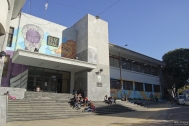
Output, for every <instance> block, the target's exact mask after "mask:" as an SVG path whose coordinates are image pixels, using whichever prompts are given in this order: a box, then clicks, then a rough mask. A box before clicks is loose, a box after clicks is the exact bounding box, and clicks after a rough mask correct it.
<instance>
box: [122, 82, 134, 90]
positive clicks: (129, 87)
mask: <svg viewBox="0 0 189 126" xmlns="http://www.w3.org/2000/svg"><path fill="white" fill-rule="evenodd" d="M123 89H124V90H133V82H131V81H123Z"/></svg>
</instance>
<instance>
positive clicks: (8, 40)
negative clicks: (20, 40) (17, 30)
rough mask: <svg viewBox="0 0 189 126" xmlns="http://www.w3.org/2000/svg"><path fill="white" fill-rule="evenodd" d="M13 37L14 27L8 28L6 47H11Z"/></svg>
mask: <svg viewBox="0 0 189 126" xmlns="http://www.w3.org/2000/svg"><path fill="white" fill-rule="evenodd" d="M11 29H12V33H10V30H11ZM13 36H14V27H10V28H9V34H8V39H7V47H12V41H13ZM9 38H10V39H9ZM8 44H10V45H8Z"/></svg>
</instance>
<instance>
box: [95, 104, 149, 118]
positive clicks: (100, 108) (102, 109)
mask: <svg viewBox="0 0 189 126" xmlns="http://www.w3.org/2000/svg"><path fill="white" fill-rule="evenodd" d="M94 104H95V106H96V113H95V114H98V115H105V114H116V113H123V112H132V111H147V108H146V107H143V106H140V105H136V104H134V103H130V102H126V101H118V102H117V103H116V104H113V105H107V104H105V103H104V102H94Z"/></svg>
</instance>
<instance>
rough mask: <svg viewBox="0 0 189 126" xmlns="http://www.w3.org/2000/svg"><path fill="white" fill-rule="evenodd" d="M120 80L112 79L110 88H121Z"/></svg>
mask: <svg viewBox="0 0 189 126" xmlns="http://www.w3.org/2000/svg"><path fill="white" fill-rule="evenodd" d="M120 87H121V85H120V80H116V79H110V89H120Z"/></svg>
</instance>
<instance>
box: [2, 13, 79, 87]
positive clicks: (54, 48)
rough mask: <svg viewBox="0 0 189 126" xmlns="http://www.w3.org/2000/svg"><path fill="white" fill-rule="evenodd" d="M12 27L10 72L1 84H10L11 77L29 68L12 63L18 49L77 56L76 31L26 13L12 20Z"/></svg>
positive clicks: (8, 49) (9, 51)
mask: <svg viewBox="0 0 189 126" xmlns="http://www.w3.org/2000/svg"><path fill="white" fill-rule="evenodd" d="M11 27H13V28H14V34H13V39H12V46H11V47H7V48H6V53H7V55H10V61H9V66H8V73H7V76H6V77H3V79H2V83H1V86H4V87H7V86H9V84H10V79H11V78H13V77H15V76H17V75H18V74H20V73H22V72H23V71H25V70H27V69H28V66H24V65H20V64H13V63H12V56H13V54H14V52H15V51H16V50H17V49H22V50H28V51H31V52H38V53H43V54H46V55H52V56H57V57H65V58H73V59H75V57H76V41H75V40H76V33H75V32H76V31H73V30H69V28H66V27H64V26H61V25H58V24H55V23H52V22H49V21H46V20H43V19H40V18H37V17H34V16H31V15H28V14H25V13H22V15H21V19H20V20H19V18H17V19H14V20H13V21H11ZM64 30H65V31H67V32H64Z"/></svg>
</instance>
